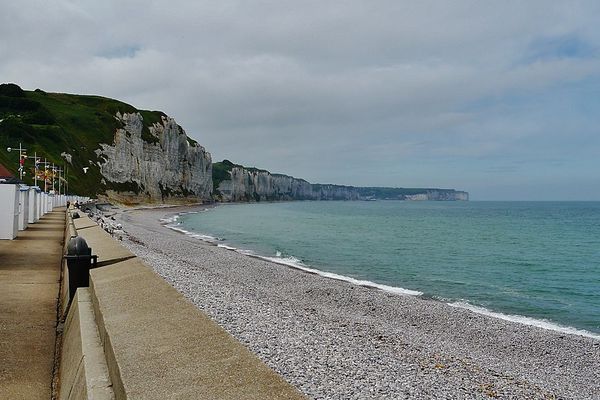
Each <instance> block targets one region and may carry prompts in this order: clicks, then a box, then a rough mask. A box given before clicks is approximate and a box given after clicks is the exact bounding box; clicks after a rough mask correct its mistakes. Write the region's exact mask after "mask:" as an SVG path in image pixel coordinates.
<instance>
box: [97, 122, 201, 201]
mask: <svg viewBox="0 0 600 400" xmlns="http://www.w3.org/2000/svg"><path fill="white" fill-rule="evenodd" d="M116 118H117V119H118V120H119V121H120V122H121V123H122V127H121V128H118V129H116V131H115V135H114V140H113V142H112V143H111V144H105V143H101V144H100V147H101V148H100V149H98V150H96V154H97V156H98V159H99V160H100V161H99V162H98V165H99V166H100V173H101V175H102V183H103V184H104V185H106V188H107V189H106V196H107V197H108V198H109V199H113V200H117V201H119V202H122V203H144V202H163V201H165V200H168V201H170V202H172V201H177V200H181V201H187V200H191V201H198V200H201V199H210V197H211V193H212V163H211V157H210V154H209V153H208V152H207V151H206V150H205V149H204V147H202V146H200V145H199V144H198V143H196V142H195V141H193V140H191V139H189V138H188V137H187V136H186V134H185V132H184V130H183V129H182V128H181V127H180V126H179V125H177V123H176V122H175V120H174V119H173V118H169V117H168V116H166V115H164V114H163V115H161V117H160V121H157V122H154V123H152V124H150V125H144V119H143V117H142V115H141V114H140V113H124V114H121V113H117V114H116Z"/></svg>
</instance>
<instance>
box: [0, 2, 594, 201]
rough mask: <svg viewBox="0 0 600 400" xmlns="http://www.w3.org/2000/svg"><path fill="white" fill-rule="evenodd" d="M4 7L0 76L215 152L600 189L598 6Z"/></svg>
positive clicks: (331, 177)
mask: <svg viewBox="0 0 600 400" xmlns="http://www.w3.org/2000/svg"><path fill="white" fill-rule="evenodd" d="M0 1H1V3H2V4H1V9H0V10H1V12H0V81H2V82H14V83H17V84H19V85H20V86H21V87H23V88H24V89H30V90H31V89H36V88H41V89H43V90H46V91H58V92H68V93H80V94H97V95H102V96H107V97H113V98H117V99H120V100H123V101H125V102H127V103H130V104H132V105H134V106H136V107H138V108H144V109H152V110H162V111H164V112H166V113H167V114H169V115H170V116H172V117H174V118H175V119H176V120H177V122H178V123H179V124H180V125H182V126H183V127H184V129H185V130H186V132H187V134H188V135H189V136H191V137H193V138H194V139H196V140H198V141H199V142H200V143H201V144H202V145H203V146H205V147H206V148H207V150H208V151H210V152H211V154H212V156H213V160H214V161H219V160H222V159H224V158H227V159H230V160H232V161H234V162H236V163H240V164H244V165H248V166H257V167H262V168H266V169H268V170H270V171H272V172H280V173H287V174H290V175H293V176H297V177H302V178H305V179H307V180H309V181H311V182H315V183H316V182H319V183H339V184H348V185H361V186H400V187H444V188H456V189H462V190H467V191H469V192H470V193H471V196H472V199H476V200H477V199H479V200H493V199H498V200H502V199H514V200H527V199H533V200H577V199H579V200H600V2H599V1H596V0H593V1H588V2H585V1H581V2H577V1H564V2H560V1H547V0H541V1H533V0H528V1H493V2H492V1H481V0H477V1H423V0H419V1H399V0H391V1H368V0H364V1H322V0H319V1H308V0H296V1H282V0H274V1H251V0H246V1H224V0H219V1H190V0H181V1H179V0H170V1H168V2H167V1H163V2H159V1H148V0H144V1H141V0H140V1H129V0H120V1H104V0H102V1H99V0H93V1H84V0H73V1H66V0H54V1H42V0H40V1H29V0H19V1H10V0H0Z"/></svg>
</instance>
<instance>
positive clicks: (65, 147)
mask: <svg viewBox="0 0 600 400" xmlns="http://www.w3.org/2000/svg"><path fill="white" fill-rule="evenodd" d="M136 111H139V112H140V113H141V114H142V116H143V118H144V125H145V129H144V133H147V138H148V140H149V141H150V140H155V138H154V137H153V136H152V135H150V133H149V130H148V126H150V125H152V123H154V122H158V121H160V119H161V116H162V115H164V114H163V113H161V112H158V111H145V110H137V109H136V108H135V107H133V106H131V105H129V104H126V103H123V102H120V101H117V100H113V99H108V98H105V97H100V96H82V95H73V94H64V93H46V92H44V91H42V90H39V89H37V90H35V91H23V90H21V88H19V87H18V86H17V85H14V84H1V85H0V120H1V122H0V163H2V164H4V165H5V166H6V167H7V168H8V169H9V170H11V171H12V172H14V173H15V174H17V168H18V158H19V157H18V152H14V151H13V152H10V153H8V152H7V151H6V148H7V147H12V148H15V147H18V146H19V142H20V143H22V145H23V147H24V148H26V149H27V150H28V151H27V155H29V156H33V153H34V151H37V153H38V156H41V157H42V158H46V159H48V161H49V162H53V163H55V164H57V165H59V166H61V167H62V169H63V170H65V169H66V168H65V167H67V168H68V175H67V178H68V181H69V191H70V192H71V193H77V194H80V195H90V196H94V195H96V194H97V193H101V192H103V191H104V190H106V189H107V187H106V186H105V185H102V184H101V183H100V181H101V176H100V170H99V167H98V166H97V165H96V162H97V161H98V158H97V156H96V154H95V152H94V151H95V150H96V149H98V148H99V144H100V143H108V144H111V143H112V141H113V136H114V132H115V130H116V129H117V128H119V127H121V123H120V122H119V121H118V120H117V119H115V114H116V113H117V112H121V113H124V112H128V113H131V112H136ZM63 152H65V153H68V154H70V155H71V156H72V163H71V164H69V163H67V162H66V161H65V159H64V158H62V157H61V153H63ZM25 166H26V173H27V175H26V176H25V178H24V180H25V182H26V183H30V184H32V183H33V160H32V159H30V160H27V162H26V165H25ZM84 167H89V169H88V171H87V173H86V174H84V173H83V168H84ZM57 187H58V186H57Z"/></svg>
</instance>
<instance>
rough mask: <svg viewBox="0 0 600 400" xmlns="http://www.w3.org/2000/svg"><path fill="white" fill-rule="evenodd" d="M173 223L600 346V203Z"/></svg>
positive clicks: (259, 214)
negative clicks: (598, 341)
mask: <svg viewBox="0 0 600 400" xmlns="http://www.w3.org/2000/svg"><path fill="white" fill-rule="evenodd" d="M175 224H177V226H176V227H177V228H178V229H182V230H184V231H187V232H188V233H189V234H191V235H194V236H197V237H199V238H203V239H206V240H213V241H217V243H219V244H221V245H224V246H229V247H232V248H235V249H238V251H242V252H243V251H244V250H249V251H252V252H253V253H255V254H258V255H262V256H266V257H270V258H276V259H277V260H279V261H281V262H284V263H288V264H291V265H297V266H300V267H306V268H310V269H316V270H319V271H324V272H327V273H332V274H336V276H338V278H343V279H346V278H348V279H350V280H352V279H355V280H361V281H368V282H372V283H374V284H379V285H380V286H381V287H383V288H384V289H387V290H392V291H394V290H397V291H403V290H405V289H406V290H408V292H409V293H412V292H411V291H414V292H415V293H419V292H420V293H422V295H423V296H429V297H433V298H436V299H439V300H442V301H446V302H448V303H451V304H454V305H456V306H461V307H467V308H471V309H473V310H475V311H478V312H482V313H493V314H494V315H496V316H500V317H504V318H508V319H513V320H521V322H525V323H533V324H534V325H542V326H547V327H550V328H554V329H559V330H560V329H562V328H561V327H574V328H577V329H580V330H585V331H587V333H586V332H583V333H584V334H587V335H588V336H589V335H591V336H594V337H596V338H600V202H581V203H579V202H401V201H374V202H360V201H355V202H289V203H257V204H234V205H223V206H219V207H216V208H214V209H210V210H208V211H204V212H200V213H197V214H184V215H181V216H180V217H179V220H178V221H177V222H175ZM215 238H217V239H215ZM344 277H345V278H344ZM355 283H356V282H355ZM359 283H360V282H359ZM363 283H365V282H363ZM521 316H522V317H528V318H522V317H521ZM567 331H568V329H567ZM580 333H582V332H580Z"/></svg>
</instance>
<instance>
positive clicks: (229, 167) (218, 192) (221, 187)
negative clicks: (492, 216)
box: [213, 160, 360, 202]
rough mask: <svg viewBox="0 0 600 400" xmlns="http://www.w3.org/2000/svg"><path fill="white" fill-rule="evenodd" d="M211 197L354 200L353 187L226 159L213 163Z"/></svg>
mask: <svg viewBox="0 0 600 400" xmlns="http://www.w3.org/2000/svg"><path fill="white" fill-rule="evenodd" d="M213 182H214V188H215V190H214V196H215V199H216V200H218V201H226V202H231V201H279V200H358V199H359V198H360V196H359V193H358V191H357V190H356V188H353V187H351V186H340V185H313V184H310V183H309V182H307V181H305V180H304V179H298V178H294V177H292V176H288V175H281V174H271V173H270V172H269V171H265V170H261V169H257V168H245V167H242V166H240V165H235V164H233V163H231V162H230V161H228V160H225V161H223V162H221V163H215V164H213Z"/></svg>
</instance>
